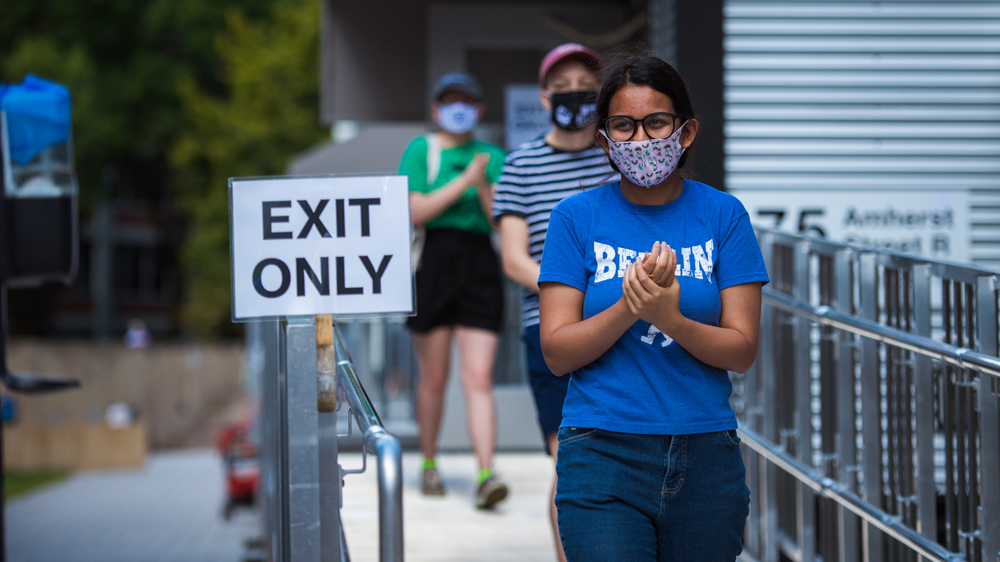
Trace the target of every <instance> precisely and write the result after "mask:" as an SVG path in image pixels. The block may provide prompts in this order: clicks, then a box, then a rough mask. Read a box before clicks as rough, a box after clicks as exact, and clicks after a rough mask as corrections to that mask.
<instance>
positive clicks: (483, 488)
mask: <svg viewBox="0 0 1000 562" xmlns="http://www.w3.org/2000/svg"><path fill="white" fill-rule="evenodd" d="M506 497H507V485H506V484H504V483H503V482H501V481H500V479H499V478H497V477H496V475H490V476H489V477H487V478H486V480H483V483H482V484H480V485H479V492H477V493H476V507H478V508H479V509H490V508H492V507H493V506H494V505H496V504H497V503H499V502H500V500H502V499H504V498H506Z"/></svg>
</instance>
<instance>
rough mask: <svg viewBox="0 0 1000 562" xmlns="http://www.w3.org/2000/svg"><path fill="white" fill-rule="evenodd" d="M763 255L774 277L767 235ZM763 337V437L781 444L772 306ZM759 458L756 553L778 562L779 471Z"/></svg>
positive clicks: (766, 311) (771, 239)
mask: <svg viewBox="0 0 1000 562" xmlns="http://www.w3.org/2000/svg"><path fill="white" fill-rule="evenodd" d="M761 238H762V240H763V243H762V244H761V253H762V254H763V256H764V264H765V265H766V266H767V267H768V269H769V271H770V272H771V276H772V277H773V275H774V274H775V273H774V268H775V264H774V235H773V234H770V233H768V234H764V235H763V236H762V237H761ZM760 327H761V333H762V334H764V336H765V337H764V338H763V339H764V344H763V345H762V347H761V350H760V355H761V356H760V368H761V370H762V372H763V377H762V380H761V386H762V389H761V405H762V406H763V408H762V410H763V411H762V412H761V426H762V429H763V432H764V436H765V437H767V438H768V439H770V440H772V441H773V442H777V441H778V423H777V408H776V407H775V405H776V404H775V402H776V401H775V391H776V389H775V383H774V375H775V361H774V334H775V330H776V329H777V327H776V326H775V325H774V309H773V308H772V307H770V306H766V305H765V306H763V307H762V308H761V325H760ZM759 458H760V465H761V474H762V475H763V481H762V482H761V489H762V490H763V499H764V501H763V506H762V507H763V509H762V511H761V515H762V519H763V521H762V522H761V542H762V544H761V550H760V552H758V553H757V555H758V556H760V557H761V560H763V561H764V562H778V545H779V541H778V469H777V468H776V467H775V466H774V465H773V464H771V463H769V462H767V460H766V459H765V458H764V457H759Z"/></svg>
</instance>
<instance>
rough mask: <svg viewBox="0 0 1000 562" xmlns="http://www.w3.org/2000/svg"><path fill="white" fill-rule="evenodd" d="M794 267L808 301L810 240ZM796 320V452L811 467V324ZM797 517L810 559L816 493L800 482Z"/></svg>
mask: <svg viewBox="0 0 1000 562" xmlns="http://www.w3.org/2000/svg"><path fill="white" fill-rule="evenodd" d="M793 260H794V270H793V275H794V279H793V283H794V285H793V291H794V295H795V298H797V299H799V300H802V301H806V302H808V301H809V289H810V287H809V281H810V275H809V241H808V240H800V241H799V242H797V243H796V244H795V253H794V257H793ZM794 322H795V332H794V334H795V335H794V336H793V337H794V338H795V351H794V353H795V359H794V367H793V368H794V376H795V379H794V380H795V412H796V414H795V435H796V439H795V455H796V457H798V459H799V460H800V461H802V462H803V463H805V464H806V465H807V466H813V459H812V455H813V443H812V437H813V424H812V382H813V381H812V369H810V363H811V361H810V355H811V354H812V336H811V331H812V327H811V326H810V325H809V321H808V320H807V319H806V318H804V317H802V316H799V315H796V316H795V318H794ZM795 494H796V496H797V500H798V501H797V506H798V507H797V509H798V516H797V517H796V522H797V524H796V529H795V531H796V534H797V535H798V537H797V539H798V546H799V551H800V552H801V558H800V559H799V561H800V562H812V560H813V558H814V556H815V555H816V496H815V495H814V494H813V492H812V489H810V488H809V487H808V486H806V485H805V484H804V483H801V482H799V483H798V484H797V485H796V487H795Z"/></svg>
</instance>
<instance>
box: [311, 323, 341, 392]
mask: <svg viewBox="0 0 1000 562" xmlns="http://www.w3.org/2000/svg"><path fill="white" fill-rule="evenodd" d="M316 385H317V387H316V409H317V410H318V411H320V412H333V411H335V410H336V409H337V359H336V352H335V351H334V347H333V316H332V315H330V314H317V315H316Z"/></svg>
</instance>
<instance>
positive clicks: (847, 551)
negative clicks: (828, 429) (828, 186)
mask: <svg viewBox="0 0 1000 562" xmlns="http://www.w3.org/2000/svg"><path fill="white" fill-rule="evenodd" d="M854 255H855V254H854V252H852V251H850V250H841V251H839V252H837V253H836V255H835V256H834V265H833V267H834V271H835V274H834V278H835V279H836V295H835V299H834V307H835V308H836V309H837V310H838V311H840V312H842V313H844V314H853V313H854V292H853V287H854V284H853V278H852V276H851V265H852V258H853V257H854ZM854 350H855V342H854V335H853V334H851V333H850V332H845V331H838V338H837V380H839V381H840V384H838V385H837V435H838V437H839V439H838V441H837V459H838V461H839V462H838V475H839V477H840V483H841V484H842V485H844V487H846V488H847V489H848V490H850V491H852V492H856V491H857V464H858V451H857V444H856V435H857V430H856V429H855V421H856V419H857V414H856V413H855V411H854V403H855V393H854V384H853V383H854V380H855V373H854V366H855V361H854ZM848 382H850V383H851V384H847V383H848ZM837 514H838V520H839V521H838V522H839V531H840V537H839V538H840V551H839V554H840V562H854V561H856V560H857V559H858V553H859V552H860V550H859V546H858V534H859V533H858V531H859V529H860V525H859V521H858V518H857V516H856V515H854V514H853V513H851V512H850V510H848V509H846V508H845V507H844V506H840V505H838V506H837Z"/></svg>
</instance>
